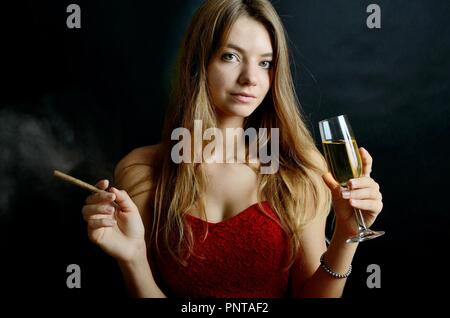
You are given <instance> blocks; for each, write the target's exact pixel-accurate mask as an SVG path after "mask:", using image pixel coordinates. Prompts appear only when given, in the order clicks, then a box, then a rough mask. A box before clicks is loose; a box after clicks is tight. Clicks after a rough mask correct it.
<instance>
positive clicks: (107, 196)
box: [86, 191, 116, 204]
mask: <svg viewBox="0 0 450 318" xmlns="http://www.w3.org/2000/svg"><path fill="white" fill-rule="evenodd" d="M115 199H116V195H115V194H114V193H110V192H106V191H102V192H98V193H94V194H91V195H90V196H88V197H87V198H86V204H95V203H101V202H113V201H114V200H115Z"/></svg>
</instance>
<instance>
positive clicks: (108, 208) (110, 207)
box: [106, 206, 114, 213]
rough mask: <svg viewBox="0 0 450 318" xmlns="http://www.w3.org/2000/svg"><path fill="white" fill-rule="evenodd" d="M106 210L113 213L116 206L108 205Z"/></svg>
mask: <svg viewBox="0 0 450 318" xmlns="http://www.w3.org/2000/svg"><path fill="white" fill-rule="evenodd" d="M106 212H110V213H112V212H114V208H113V207H112V206H108V207H106Z"/></svg>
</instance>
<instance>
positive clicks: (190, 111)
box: [83, 0, 382, 297]
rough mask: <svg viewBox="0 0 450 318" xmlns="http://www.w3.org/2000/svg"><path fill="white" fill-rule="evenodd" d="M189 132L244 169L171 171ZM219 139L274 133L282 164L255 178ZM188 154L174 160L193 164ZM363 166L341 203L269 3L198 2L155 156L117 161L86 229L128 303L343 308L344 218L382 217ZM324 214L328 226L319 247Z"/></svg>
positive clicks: (347, 263) (255, 169) (215, 166)
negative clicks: (114, 270)
mask: <svg viewBox="0 0 450 318" xmlns="http://www.w3.org/2000/svg"><path fill="white" fill-rule="evenodd" d="M197 120H200V122H201V123H202V131H203V132H204V131H205V130H206V129H208V128H214V127H215V128H216V130H217V131H220V132H222V134H221V136H224V138H225V140H224V145H225V144H227V143H229V142H231V141H234V140H236V139H237V140H238V141H240V143H239V142H238V147H240V146H243V147H245V149H246V159H247V160H246V161H245V162H243V163H242V162H241V163H240V162H237V163H236V162H234V163H230V161H232V160H222V161H220V160H218V159H220V158H219V157H220V156H219V155H218V154H220V153H221V152H220V150H221V149H219V148H220V147H216V148H217V149H215V152H214V151H213V152H211V155H210V156H209V157H208V156H203V157H201V159H202V160H201V162H198V161H195V160H193V162H181V163H180V162H179V161H177V160H176V159H177V158H174V151H173V149H174V146H175V145H176V144H177V141H175V140H172V139H174V138H173V132H174V131H175V129H177V128H180V127H182V128H186V129H187V130H188V131H190V132H191V136H192V135H195V134H194V130H195V127H194V123H195V122H196V121H197ZM227 128H228V129H230V128H242V129H247V128H256V129H259V128H267V129H271V128H277V129H278V131H279V137H278V136H276V137H277V138H275V134H271V133H270V134H268V136H267V137H268V138H267V142H266V145H270V147H271V149H275V148H273V147H276V149H277V151H278V153H277V158H275V159H274V160H276V161H277V165H278V166H277V169H276V170H275V171H273V173H265V174H263V173H261V170H260V168H261V166H262V162H261V160H257V161H251V160H250V157H249V155H248V154H249V151H248V150H249V145H247V144H245V143H243V142H242V140H243V134H242V133H241V134H239V133H238V134H237V135H236V136H237V137H230V136H229V135H227V134H226V132H225V131H226V129H227ZM237 131H239V130H237ZM241 131H242V130H241ZM227 138H228V139H227ZM230 138H231V139H233V140H231V139H230ZM262 139H263V138H259V139H258V141H259V142H261V141H262ZM189 142H190V141H189ZM189 142H188V143H189ZM202 145H204V142H203V143H202ZM189 149H195V147H192V148H186V149H184V150H183V154H182V156H183V157H184V158H186V156H187V157H188V158H193V157H194V156H195V155H196V154H195V153H193V154H186V153H185V152H187V151H188V150H189ZM360 154H361V158H362V161H363V176H362V177H360V178H355V179H352V180H351V181H350V183H349V184H350V190H349V191H345V192H342V190H341V188H340V186H339V184H338V183H337V182H336V181H335V180H334V179H333V177H332V176H331V175H330V174H329V173H328V172H327V167H326V163H325V161H324V158H323V157H322V155H321V154H320V152H319V151H318V149H317V148H316V146H315V144H314V141H313V139H312V137H311V135H310V133H309V131H308V130H307V128H306V125H305V123H304V121H303V120H302V117H301V115H300V111H299V103H298V102H297V99H296V95H295V92H294V85H293V81H292V77H291V72H290V68H289V54H288V47H287V43H286V38H285V33H284V29H283V26H282V23H281V21H280V18H279V16H278V15H277V13H276V11H275V9H274V8H273V7H272V5H271V4H270V2H269V1H267V0H207V1H205V2H204V3H203V5H202V6H201V7H200V8H199V10H198V11H197V13H196V15H195V16H194V18H193V20H192V23H191V25H190V27H189V29H188V32H187V34H186V36H185V39H184V42H183V45H182V48H181V54H180V55H179V61H178V68H177V77H176V81H175V83H174V87H173V94H172V101H171V104H170V108H169V111H168V114H167V119H166V123H165V126H164V131H163V134H162V141H161V143H160V144H158V145H153V146H147V147H142V148H138V149H135V150H133V151H132V152H131V153H130V154H128V155H127V156H126V157H124V158H123V159H122V160H121V161H120V162H119V163H118V165H117V167H116V170H115V187H111V188H108V186H109V184H108V181H107V180H102V181H100V182H99V183H98V184H97V187H99V188H101V189H104V190H106V191H104V192H102V193H100V194H93V195H91V196H89V197H88V198H87V200H86V205H85V206H84V207H83V216H84V218H85V220H86V221H87V223H88V233H89V237H90V239H91V240H92V241H93V242H94V243H96V244H98V245H99V246H100V247H101V248H102V249H103V250H104V251H105V252H106V253H108V254H109V255H111V256H112V257H114V258H115V259H116V260H117V261H118V263H119V265H120V268H121V270H122V272H123V275H124V278H125V282H126V284H127V286H128V288H129V290H130V292H131V293H132V294H133V295H135V296H140V297H166V296H167V297H173V296H175V297H284V296H292V297H340V296H341V295H342V292H343V289H344V285H345V282H346V279H345V277H346V276H348V275H346V274H348V273H349V269H351V262H352V258H353V256H354V254H355V251H356V249H357V246H358V245H357V244H347V243H346V242H345V241H346V239H347V238H349V237H351V236H353V235H355V234H356V233H357V224H356V222H355V218H354V213H353V208H359V209H361V210H363V213H364V218H365V222H366V224H367V226H370V225H371V224H372V223H373V222H374V221H375V219H376V217H377V215H378V214H379V213H380V211H381V209H382V201H381V194H380V192H379V186H378V184H377V183H376V182H375V181H374V180H373V179H372V178H371V177H370V172H371V167H372V158H371V156H370V155H369V153H368V152H367V151H366V150H364V149H363V148H360ZM180 155H181V154H180ZM222 155H223V153H222ZM231 156H232V157H231V158H225V157H222V159H236V155H235V154H232V155H231ZM178 159H179V158H178ZM119 189H121V190H119ZM331 203H332V204H333V208H334V212H335V214H336V219H335V227H334V232H333V236H332V238H331V241H330V244H329V245H328V246H326V241H325V223H326V218H327V215H328V213H329V211H330V205H331ZM322 256H323V257H322ZM337 274H341V275H337Z"/></svg>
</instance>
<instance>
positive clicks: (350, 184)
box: [347, 179, 355, 189]
mask: <svg viewBox="0 0 450 318" xmlns="http://www.w3.org/2000/svg"><path fill="white" fill-rule="evenodd" d="M347 185H348V187H349V188H350V189H351V188H353V187H354V186H355V180H353V179H351V180H349V181H348V182H347Z"/></svg>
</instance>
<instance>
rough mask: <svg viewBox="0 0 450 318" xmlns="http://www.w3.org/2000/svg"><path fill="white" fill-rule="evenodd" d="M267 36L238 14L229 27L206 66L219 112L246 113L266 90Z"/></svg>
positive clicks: (268, 71) (269, 46)
mask: <svg viewBox="0 0 450 318" xmlns="http://www.w3.org/2000/svg"><path fill="white" fill-rule="evenodd" d="M271 61H272V43H271V40H270V35H269V33H268V32H267V30H266V28H265V27H264V25H262V24H261V23H260V22H258V21H256V20H254V19H252V18H248V17H241V18H239V19H238V20H237V21H236V22H235V23H234V25H233V27H232V28H231V30H230V34H229V38H228V40H227V42H226V43H225V46H224V47H222V48H220V49H219V50H218V52H216V53H215V54H214V56H213V57H212V59H211V61H210V63H209V65H208V86H209V91H210V94H211V97H212V103H213V105H214V107H215V108H216V111H217V112H218V114H219V115H222V116H234V117H235V116H239V117H247V116H249V115H250V114H251V113H252V112H253V111H254V110H255V109H256V108H257V107H258V106H259V105H260V104H261V102H262V101H263V99H264V97H265V96H266V94H267V92H268V91H269V89H270V82H271V81H270V78H271V66H272V62H271Z"/></svg>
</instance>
